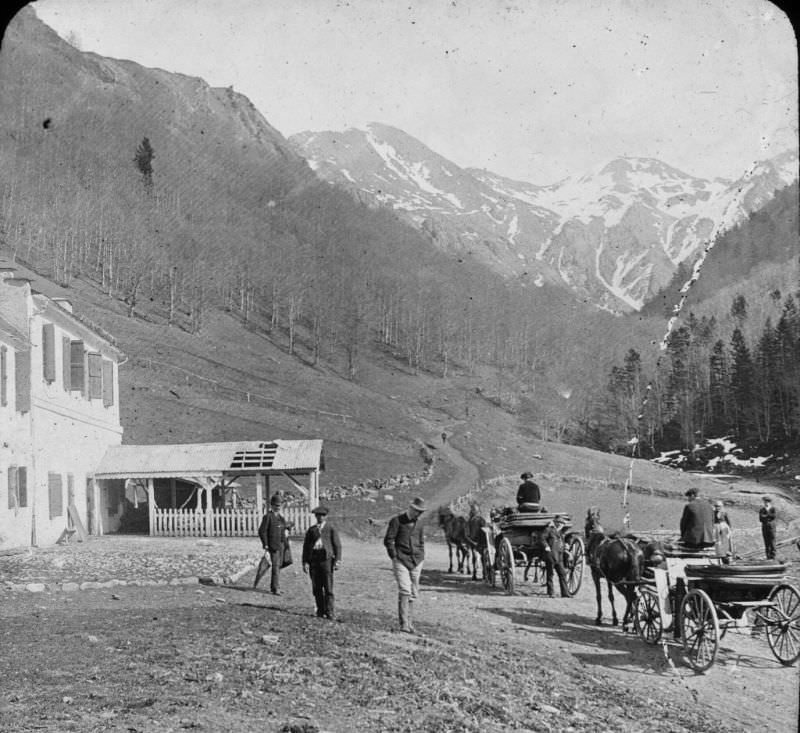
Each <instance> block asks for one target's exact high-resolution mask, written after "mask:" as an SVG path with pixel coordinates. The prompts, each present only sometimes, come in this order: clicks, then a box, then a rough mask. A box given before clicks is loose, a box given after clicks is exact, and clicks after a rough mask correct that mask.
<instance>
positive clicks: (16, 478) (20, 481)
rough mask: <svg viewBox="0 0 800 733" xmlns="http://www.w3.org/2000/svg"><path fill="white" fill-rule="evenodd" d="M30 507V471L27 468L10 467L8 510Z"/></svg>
mask: <svg viewBox="0 0 800 733" xmlns="http://www.w3.org/2000/svg"><path fill="white" fill-rule="evenodd" d="M26 506H28V469H27V468H25V466H9V467H8V508H9V509H19V508H23V507H26Z"/></svg>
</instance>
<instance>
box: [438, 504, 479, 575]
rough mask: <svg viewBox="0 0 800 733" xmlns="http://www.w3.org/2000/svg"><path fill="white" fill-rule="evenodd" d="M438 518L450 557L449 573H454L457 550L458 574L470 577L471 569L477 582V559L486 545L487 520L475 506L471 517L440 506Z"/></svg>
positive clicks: (471, 511)
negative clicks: (454, 555)
mask: <svg viewBox="0 0 800 733" xmlns="http://www.w3.org/2000/svg"><path fill="white" fill-rule="evenodd" d="M437 516H438V520H439V526H440V527H441V528H442V530H443V531H444V538H445V540H446V541H447V550H448V553H449V555H450V567H449V568H448V570H447V572H448V573H452V572H453V550H455V553H456V566H457V569H456V572H458V573H461V572H466V573H467V574H468V575H469V573H470V567H471V568H472V579H473V580H477V579H478V569H477V559H478V557H480V552H481V550H482V548H483V546H485V544H486V540H485V534H484V532H483V527H484V525H485V524H486V520H485V519H484V518H483V517H481V516H480V515H479V514H478V513H477V511H476V509H475V507H474V506H473V507H472V508H471V510H470V515H469V517H462V516H461V515H459V514H454V513H453V510H452V509H450V507H447V506H440V507H439V510H438V512H437Z"/></svg>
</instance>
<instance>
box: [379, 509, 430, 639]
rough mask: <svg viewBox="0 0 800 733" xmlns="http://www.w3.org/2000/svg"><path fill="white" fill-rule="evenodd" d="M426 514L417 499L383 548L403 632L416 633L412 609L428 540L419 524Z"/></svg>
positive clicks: (397, 519) (394, 523)
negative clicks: (389, 567) (395, 589)
mask: <svg viewBox="0 0 800 733" xmlns="http://www.w3.org/2000/svg"><path fill="white" fill-rule="evenodd" d="M424 511H425V501H424V500H423V499H422V498H420V497H417V498H415V499H414V500H413V501H412V502H411V504H410V505H409V507H408V509H406V511H404V512H403V513H402V514H398V515H397V516H394V517H392V518H391V519H390V520H389V526H388V527H387V528H386V535H385V536H384V538H383V544H384V546H385V547H386V552H387V553H388V554H389V557H390V558H391V560H392V569H393V570H394V579H395V581H396V582H397V591H398V598H397V614H398V617H399V620H400V631H405V632H406V633H408V634H412V633H414V627H413V626H412V623H411V618H412V616H413V614H412V607H413V603H414V601H415V600H417V597H418V595H419V577H420V575H421V574H422V563H423V561H424V560H425V536H424V534H423V531H422V525H421V524H420V523H419V522H418V521H417V520H418V519H419V517H420V515H421V514H422V512H424Z"/></svg>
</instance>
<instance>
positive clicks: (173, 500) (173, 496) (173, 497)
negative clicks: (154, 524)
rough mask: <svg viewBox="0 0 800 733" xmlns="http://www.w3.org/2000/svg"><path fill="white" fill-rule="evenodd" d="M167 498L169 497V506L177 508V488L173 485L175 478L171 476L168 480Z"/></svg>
mask: <svg viewBox="0 0 800 733" xmlns="http://www.w3.org/2000/svg"><path fill="white" fill-rule="evenodd" d="M169 499H170V507H171V508H172V509H177V508H178V506H177V504H178V489H177V487H176V485H175V478H174V477H173V478H171V479H170V480H169Z"/></svg>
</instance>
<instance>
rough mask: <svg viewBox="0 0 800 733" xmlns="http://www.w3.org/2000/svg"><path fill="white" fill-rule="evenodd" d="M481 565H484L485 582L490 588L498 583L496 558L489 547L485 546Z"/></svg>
mask: <svg viewBox="0 0 800 733" xmlns="http://www.w3.org/2000/svg"><path fill="white" fill-rule="evenodd" d="M481 565H482V567H483V582H484V583H486V585H488V586H489V587H490V588H494V587H495V586H496V585H497V573H496V572H495V570H494V560H493V559H492V553H491V552H490V551H489V548H488V547H485V548H484V549H483V552H482V553H481Z"/></svg>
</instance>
